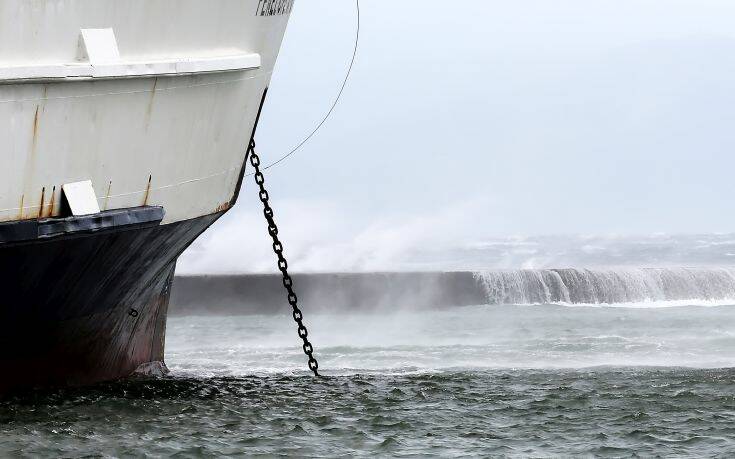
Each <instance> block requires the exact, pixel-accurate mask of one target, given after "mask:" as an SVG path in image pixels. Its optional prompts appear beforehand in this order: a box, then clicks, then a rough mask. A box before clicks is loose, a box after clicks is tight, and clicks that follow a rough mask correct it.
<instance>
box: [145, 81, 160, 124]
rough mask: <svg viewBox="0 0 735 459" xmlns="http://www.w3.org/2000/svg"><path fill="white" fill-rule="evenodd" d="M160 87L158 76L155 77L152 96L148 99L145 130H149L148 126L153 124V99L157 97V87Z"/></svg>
mask: <svg viewBox="0 0 735 459" xmlns="http://www.w3.org/2000/svg"><path fill="white" fill-rule="evenodd" d="M157 87H158V77H156V78H154V79H153V89H151V98H150V99H148V107H147V108H146V111H145V130H146V131H148V128H149V127H150V124H151V115H152V114H153V101H154V99H155V98H156V88H157Z"/></svg>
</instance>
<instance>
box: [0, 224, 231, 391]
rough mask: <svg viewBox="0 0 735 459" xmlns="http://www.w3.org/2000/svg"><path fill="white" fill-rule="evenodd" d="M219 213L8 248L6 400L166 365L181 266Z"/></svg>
mask: <svg viewBox="0 0 735 459" xmlns="http://www.w3.org/2000/svg"><path fill="white" fill-rule="evenodd" d="M220 215H221V213H215V214H211V215H206V216H202V217H198V218H194V219H190V220H186V221H181V222H177V223H172V224H168V225H152V226H145V225H143V226H140V225H138V226H135V225H134V226H133V227H129V226H127V227H119V228H115V227H113V228H108V229H102V230H99V231H94V232H91V233H89V232H88V233H82V234H67V235H62V236H60V237H56V238H53V239H52V240H41V239H37V240H32V241H24V242H20V243H14V244H13V243H11V244H6V245H4V246H0V276H1V278H2V279H4V282H3V286H4V288H3V293H2V298H1V299H0V311H2V314H0V346H2V347H1V348H0V349H2V351H1V352H0V368H2V374H3V377H2V378H0V392H8V391H11V390H13V389H18V388H30V387H44V386H80V385H87V384H92V383H96V382H100V381H108V380H114V379H118V378H123V377H126V376H129V375H131V374H133V373H134V372H135V371H136V369H138V368H140V367H141V366H145V364H147V363H156V362H161V363H162V362H163V357H164V356H163V352H164V342H165V331H166V315H167V310H168V301H169V295H170V288H171V282H172V279H173V273H174V268H175V263H176V258H177V257H178V256H179V255H180V254H181V252H182V251H183V250H184V249H185V248H186V247H187V246H188V245H189V244H190V243H191V242H192V241H193V240H194V239H195V238H196V237H197V236H198V235H200V234H201V233H202V232H203V231H204V230H205V229H206V228H208V227H209V226H210V225H211V224H212V223H213V222H214V221H215V220H216V219H217V218H218V217H219V216H220Z"/></svg>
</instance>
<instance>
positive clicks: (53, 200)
mask: <svg viewBox="0 0 735 459" xmlns="http://www.w3.org/2000/svg"><path fill="white" fill-rule="evenodd" d="M55 205H56V186H54V188H53V189H52V190H51V202H50V203H49V206H48V215H47V217H52V216H53V215H54V206H55Z"/></svg>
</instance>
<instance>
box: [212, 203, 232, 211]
mask: <svg viewBox="0 0 735 459" xmlns="http://www.w3.org/2000/svg"><path fill="white" fill-rule="evenodd" d="M230 207H232V204H230V203H229V202H223V203H222V204H220V205H218V206H217V207H216V208H215V209H214V211H215V212H224V211H226V210H229V209H230Z"/></svg>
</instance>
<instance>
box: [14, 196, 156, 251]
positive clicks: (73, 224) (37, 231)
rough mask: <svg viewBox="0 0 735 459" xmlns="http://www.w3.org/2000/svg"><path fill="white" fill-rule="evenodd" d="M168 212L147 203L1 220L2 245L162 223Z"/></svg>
mask: <svg viewBox="0 0 735 459" xmlns="http://www.w3.org/2000/svg"><path fill="white" fill-rule="evenodd" d="M164 213H165V212H164V210H163V207H152V206H145V207H133V208H129V209H117V210H108V211H105V212H99V213H96V214H91V215H82V216H74V217H66V218H42V219H38V220H21V221H14V222H4V223H0V245H2V244H6V243H13V242H27V241H36V240H43V239H50V238H57V237H62V236H73V235H78V234H86V233H95V232H98V231H105V230H121V229H127V228H132V227H136V228H137V227H141V226H158V225H159V224H160V223H161V220H163V216H164Z"/></svg>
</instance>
